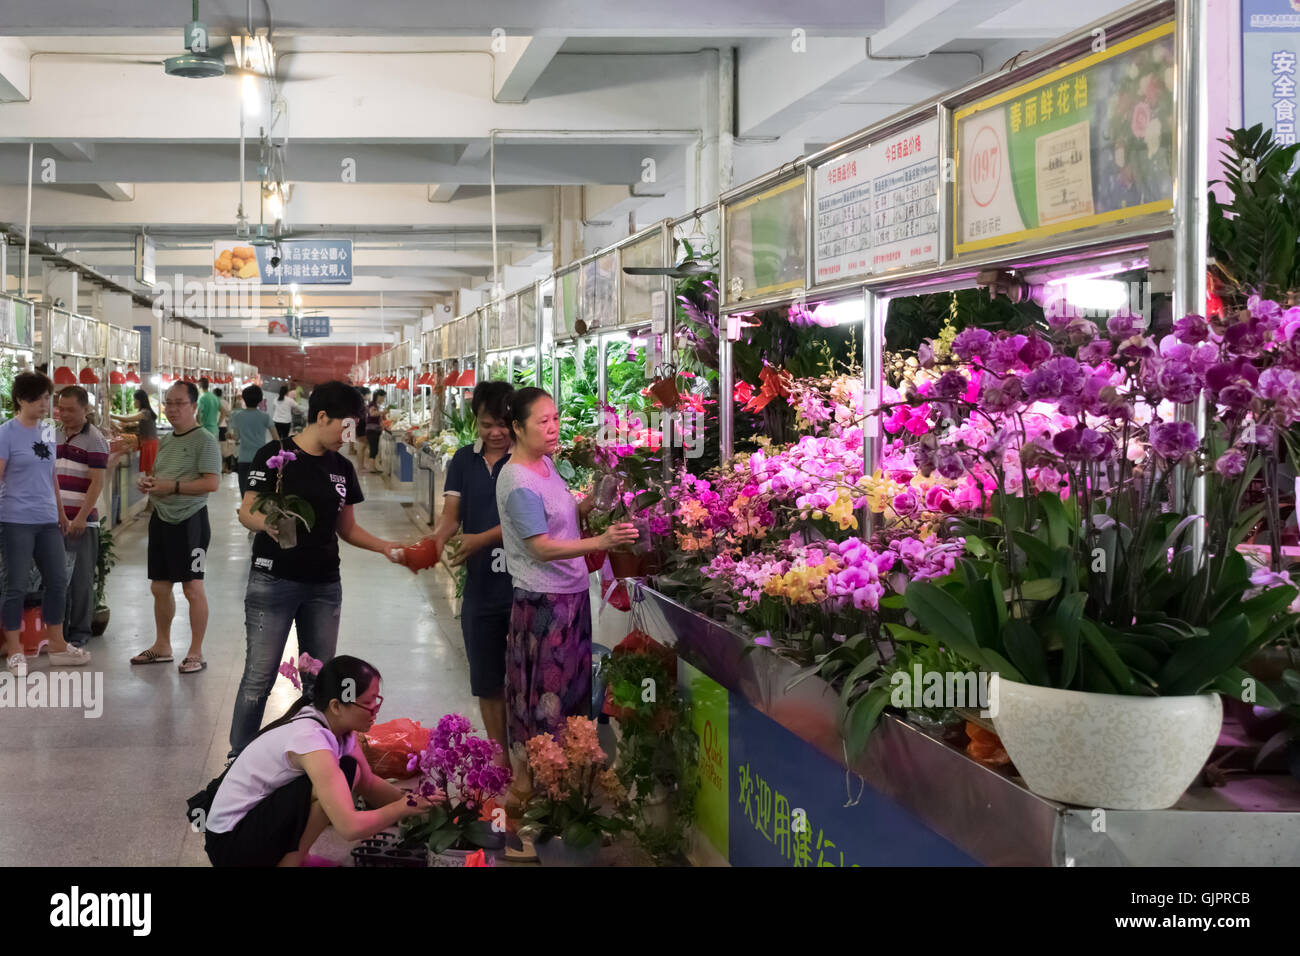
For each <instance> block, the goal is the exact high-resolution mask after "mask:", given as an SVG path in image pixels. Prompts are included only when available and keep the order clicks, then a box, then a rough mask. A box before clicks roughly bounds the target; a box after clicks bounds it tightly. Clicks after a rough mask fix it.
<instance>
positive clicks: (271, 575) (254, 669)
mask: <svg viewBox="0 0 1300 956" xmlns="http://www.w3.org/2000/svg"><path fill="white" fill-rule="evenodd" d="M361 411H362V408H361V396H359V395H358V394H357V391H356V389H354V388H353V387H352V386H351V385H348V384H346V383H344V382H326V383H325V384H324V385H320V386H317V388H316V389H315V390H314V391H313V392H312V393H311V399H310V404H309V405H308V409H307V415H308V421H309V423H308V425H307V427H306V428H304V429H303V430H302V432H301V433H299V434H297V435H294V436H293V437H292V438H286V439H284V440H283V441H278V442H272V443H270V444H269V445H266V446H264V447H263V448H262V449H261V450H260V451H258V453H257V455H256V457H255V458H254V459H253V464H252V467H251V468H250V469H249V472H248V491H247V492H245V494H244V500H243V503H242V504H241V505H240V508H239V521H240V523H241V524H243V526H244V527H245V528H248V529H249V530H250V531H255V532H257V536H256V537H255V538H254V539H253V564H252V567H251V568H250V569H249V573H248V589H247V591H246V592H245V595H244V619H245V622H246V625H247V628H248V635H247V642H248V643H247V655H246V657H245V660H244V676H243V679H242V680H241V681H240V683H239V694H238V697H237V699H236V701H235V716H234V721H233V722H232V724H231V728H230V753H231V755H232V756H233V755H236V754H238V753H239V752H240V751H241V750H243V749H244V747H245V746H247V745H248V742H249V741H250V740H252V739H253V738H254V737H255V736H256V735H257V730H258V728H259V727H260V726H261V723H262V712H263V710H264V709H265V707H266V699H267V697H268V696H269V695H270V692H271V685H272V684H274V683H275V675H276V671H277V669H278V668H279V665H280V657H281V655H283V654H284V645H285V642H286V641H287V640H288V637H289V629H290V628H291V627H292V626H293V625H294V624H295V623H296V624H297V627H298V645H299V649H300V650H302V651H303V652H305V653H307V654H310V655H311V656H312V657H314V658H316V659H318V660H322V661H328V660H329V659H330V658H332V657H333V656H334V650H335V646H336V645H337V643H338V635H339V609H340V607H341V606H342V604H343V583H342V580H341V579H340V577H339V538H342V539H343V540H344V541H346V542H347V543H348V544H351V545H353V546H354V547H358V548H362V549H364V550H366V551H377V552H379V553H380V554H383V555H386V556H387V557H388V559H389V560H390V561H392V562H393V563H395V564H400V563H401V560H402V556H401V548H402V545H401V544H400V543H398V542H395V541H386V540H384V539H383V538H378V537H375V536H374V535H373V534H371V533H370V532H368V531H366V530H365V529H364V528H362V527H361V526H360V525H359V524H357V521H356V517H355V516H354V515H353V513H352V506H353V505H355V504H358V503H359V502H360V501H361V500H362V498H363V496H362V494H361V484H360V482H358V481H357V473H356V471H355V469H353V467H352V463H351V462H350V461H348V459H347V458H346V457H345V456H343V455H341V454H339V449H340V448H342V447H343V442H344V436H345V433H349V432H351V431H352V428H351V427H349V426H351V425H352V421H351V420H352V419H354V418H356V417H357V416H358V415H360V414H361ZM290 456H292V457H290ZM277 480H279V486H278V490H279V493H280V494H281V495H296V496H298V497H299V498H301V499H303V500H304V501H306V502H307V504H309V505H310V506H311V510H312V511H313V512H314V516H313V521H312V526H311V528H310V529H308V528H305V527H303V525H302V524H298V525H297V526H296V528H295V531H296V534H297V542H296V543H295V545H294V546H293V547H291V548H282V547H281V546H280V542H279V532H278V530H277V529H276V528H274V527H271V526H269V525H268V523H267V519H266V515H265V514H263V513H262V512H260V511H254V510H253V507H254V505H255V504H256V503H257V499H258V497H259V496H260V495H263V494H275V493H276V491H277ZM303 680H304V687H303V690H304V691H307V690H310V685H309V683H308V681H307V678H306V677H304V679H303Z"/></svg>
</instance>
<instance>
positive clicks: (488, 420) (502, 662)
mask: <svg viewBox="0 0 1300 956" xmlns="http://www.w3.org/2000/svg"><path fill="white" fill-rule="evenodd" d="M513 394H514V388H513V387H512V386H511V385H510V383H509V382H479V383H478V385H476V386H474V394H473V396H472V397H471V399H470V409H471V410H472V411H473V413H474V418H475V420H476V422H477V423H478V440H477V441H475V442H474V443H473V444H472V445H466V446H464V447H463V448H461V449H460V450H459V451H457V452H456V454H455V455H453V456H452V459H451V464H450V465H449V466H448V468H447V478H446V482H445V486H444V488H443V505H442V517H441V518H439V519H438V524H437V526H436V527H435V528H434V530H433V536H434V538H436V539H437V541H438V550H439V551H442V549H443V548H445V547H446V545H447V539H448V538H450V537H451V536H452V535H453V534H455V533H456V532H457V531H458V530H463V531H464V535H463V537H462V538H461V544H460V548H459V549H457V551H456V552H455V554H454V555H452V556H451V558H450V563H451V564H452V565H453V566H455V565H460V564H464V565H465V571H466V574H465V593H464V601H463V602H462V604H461V608H460V630H461V636H462V638H463V639H464V641H465V653H466V655H467V656H468V657H469V687H470V693H472V694H473V695H474V696H475V697H477V698H478V705H479V713H480V714H481V715H482V717H483V729H484V730H485V731H486V732H487V734H488V736H489V737H491V738H492V739H493V740H495V741H496V742H497V743H499V744H500V745H501V754H502V760H503V761H504V760H505V755H506V754H507V753H509V751H510V744H509V741H508V739H507V737H506V699H505V683H506V633H507V632H508V631H509V630H510V608H511V604H512V601H513V600H514V588H513V585H512V583H511V581H510V574H509V572H508V571H507V570H506V563H505V561H504V560H502V558H501V521H500V519H498V517H497V476H498V475H500V474H501V469H502V468H504V467H505V464H506V462H508V461H509V460H510V421H509V420H510V398H511V396H512V395H513Z"/></svg>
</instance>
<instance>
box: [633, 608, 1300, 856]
mask: <svg viewBox="0 0 1300 956" xmlns="http://www.w3.org/2000/svg"><path fill="white" fill-rule="evenodd" d="M638 598H639V600H640V602H641V606H640V608H639V609H638V611H639V614H638V617H639V620H640V626H641V627H642V628H643V629H644V630H645V631H646V632H647V633H649V634H650V635H651V636H652V637H654V638H655V639H657V640H659V641H661V642H662V643H664V644H667V645H669V646H672V647H674V648H675V649H676V651H677V653H678V659H679V666H678V678H679V682H680V683H681V684H682V686H683V688H684V690H685V691H686V692H687V693H689V695H690V696H691V697H692V699H693V701H694V703H695V713H696V718H695V719H696V728H697V732H699V733H700V736H701V748H700V764H701V766H700V771H701V773H700V778H701V791H700V795H699V799H698V813H697V823H696V829H697V833H698V835H699V836H700V837H701V838H702V841H707V843H708V844H710V845H711V846H710V847H709V848H710V849H712V851H713V852H715V853H716V854H717V855H718V856H720V857H722V858H723V859H725V860H727V861H728V862H730V863H731V864H733V865H741V866H745V865H782V864H784V865H801V863H802V865H809V866H815V865H818V860H819V858H820V861H821V865H835V866H839V865H851V864H861V865H864V866H869V865H884V864H892V865H971V864H984V865H988V866H1123V865H1130V866H1279V865H1280V866H1287V865H1292V866H1293V865H1296V864H1297V863H1300V783H1297V781H1295V780H1294V779H1293V778H1291V777H1288V776H1282V775H1255V774H1250V773H1240V774H1233V775H1231V776H1229V777H1228V778H1227V779H1228V782H1227V783H1226V785H1224V786H1222V787H1214V788H1210V787H1206V786H1203V785H1201V783H1200V782H1199V781H1198V783H1196V784H1194V785H1193V786H1192V787H1191V788H1189V789H1188V790H1187V792H1186V793H1184V794H1183V796H1182V798H1181V799H1180V800H1179V801H1178V803H1177V804H1175V805H1174V807H1172V808H1170V809H1168V810H1154V811H1127V810H1100V809H1093V808H1086V807H1077V806H1071V805H1068V804H1062V803H1056V802H1054V801H1051V800H1046V799H1043V798H1042V797H1039V796H1037V795H1036V794H1034V793H1032V792H1030V791H1029V790H1028V789H1027V788H1026V787H1025V786H1024V785H1023V783H1022V782H1021V781H1020V779H1019V778H1018V777H1012V776H1009V775H1007V774H1006V773H1004V772H1001V771H999V770H996V769H993V768H991V767H988V766H985V765H984V764H981V763H979V762H978V761H976V760H973V759H972V758H970V757H969V756H967V755H966V753H965V751H964V750H963V749H962V748H961V747H959V746H957V745H954V744H952V743H949V742H947V741H946V740H944V739H942V736H941V732H940V731H939V730H938V729H937V728H936V729H935V730H934V731H933V732H927V730H925V729H922V728H921V727H919V726H917V725H915V724H913V723H910V722H908V721H905V720H902V719H900V718H898V717H894V716H888V715H887V716H885V717H882V719H881V722H880V725H879V726H878V727H877V728H876V730H875V731H874V732H873V733H872V734H871V736H870V738H869V740H868V744H867V748H866V752H865V753H864V754H863V755H862V756H861V758H859V759H857V760H853V761H851V762H850V761H848V760H847V759H846V751H845V746H844V741H843V737H842V736H841V734H840V732H839V728H838V723H837V718H836V707H837V702H838V694H837V693H836V692H835V691H834V690H833V689H832V688H831V687H830V686H829V685H827V684H826V683H825V682H823V681H821V680H819V679H818V678H816V677H812V678H808V679H806V680H803V681H801V682H800V683H798V684H797V685H795V686H793V687H790V686H788V685H789V684H790V682H791V679H792V678H793V676H794V675H795V673H796V671H797V668H796V667H795V665H794V664H793V663H791V662H789V661H786V660H784V659H782V658H780V657H778V656H776V655H774V654H771V653H769V652H767V651H765V650H762V649H758V650H756V651H754V652H752V653H746V652H745V649H746V648H747V647H748V646H749V641H748V640H747V639H746V638H745V637H744V636H743V635H741V634H738V633H736V632H735V631H732V630H730V629H728V628H727V627H725V626H723V625H721V624H719V623H718V622H716V621H714V620H712V619H710V618H708V617H705V616H703V615H701V614H699V613H697V612H695V611H692V610H690V609H688V608H686V607H684V606H682V605H681V604H679V603H678V602H676V601H674V600H673V599H671V598H669V597H667V596H666V595H664V594H661V593H659V592H658V591H655V590H654V589H652V588H649V587H644V586H643V587H641V588H640V589H639V592H638ZM1232 733H1233V727H1232V725H1231V724H1230V723H1228V724H1225V728H1224V735H1223V737H1222V738H1221V739H1220V747H1219V749H1218V750H1216V755H1217V754H1219V753H1221V752H1222V750H1223V748H1224V747H1226V746H1227V745H1230V744H1231V743H1232V742H1233V741H1232V739H1231V738H1232ZM846 765H847V766H848V768H849V769H848V770H846ZM796 810H802V811H803V819H805V820H806V821H807V823H808V826H807V829H806V830H805V831H803V832H804V833H805V834H806V835H807V837H808V840H807V843H808V847H810V848H811V849H808V848H803V847H802V844H798V845H796V842H795V841H792V839H791V836H792V833H793V832H794V831H792V830H791V826H792V820H793V819H795V818H797V814H795V811H796ZM778 825H779V826H778ZM819 847H820V849H819Z"/></svg>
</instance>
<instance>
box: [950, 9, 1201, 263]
mask: <svg viewBox="0 0 1300 956" xmlns="http://www.w3.org/2000/svg"><path fill="white" fill-rule="evenodd" d="M1175 82H1176V77H1175V68H1174V25H1173V24H1172V23H1165V24H1162V25H1160V26H1157V27H1153V28H1151V29H1149V30H1146V31H1144V32H1142V33H1139V34H1137V35H1135V36H1132V37H1128V38H1127V39H1124V40H1122V41H1119V42H1116V43H1113V44H1110V45H1106V44H1098V43H1096V42H1094V51H1093V52H1091V53H1090V54H1089V55H1087V56H1085V57H1083V58H1081V59H1077V60H1074V61H1072V62H1069V63H1066V64H1064V65H1062V66H1060V67H1057V68H1056V69H1054V70H1052V71H1050V72H1048V73H1045V74H1043V75H1041V76H1038V77H1036V78H1035V79H1033V80H1031V81H1030V82H1028V83H1023V84H1021V85H1019V86H1016V87H1012V88H1010V89H1007V90H1003V91H1001V92H999V93H996V94H994V95H993V96H990V97H988V98H987V99H984V100H981V101H979V102H976V103H972V104H970V105H969V106H965V107H962V108H960V109H958V110H956V111H955V112H954V113H953V121H954V124H955V136H954V139H953V142H954V143H955V144H956V147H957V154H956V159H957V175H956V182H955V184H954V202H955V203H956V236H955V237H954V252H955V253H956V254H957V255H961V254H962V253H967V252H974V251H977V250H980V249H987V248H989V247H992V246H1001V245H1007V244H1009V243H1013V242H1024V241H1028V240H1034V239H1041V238H1044V237H1047V236H1052V235H1059V234H1062V233H1066V232H1073V231H1075V230H1078V229H1086V228H1089V227H1091V226H1097V225H1101V224H1104V223H1110V222H1117V221H1120V220H1124V219H1134V218H1137V217H1139V216H1144V215H1148V214H1151V213H1158V212H1165V211H1167V210H1170V209H1172V208H1173V152H1174V127H1175V125H1176V120H1175V114H1174V92H1173V91H1174V85H1175Z"/></svg>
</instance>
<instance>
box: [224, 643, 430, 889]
mask: <svg viewBox="0 0 1300 956" xmlns="http://www.w3.org/2000/svg"><path fill="white" fill-rule="evenodd" d="M383 700H384V699H383V697H381V696H380V694H379V672H378V671H377V670H375V669H374V668H373V667H372V666H370V665H369V664H367V663H366V662H365V661H363V660H359V659H358V658H355V657H348V656H346V655H344V656H340V657H335V658H334V659H333V660H331V661H329V662H327V663H326V664H324V665H323V666H322V667H321V669H320V672H319V673H318V674H317V675H316V681H315V683H314V684H313V685H312V688H311V693H310V696H307V695H304V696H303V697H302V698H301V699H300V700H299V701H298V702H297V703H296V704H294V705H293V707H291V708H289V712H288V713H287V714H285V715H284V716H283V717H281V718H280V719H279V720H277V721H275V722H274V723H272V724H270V725H268V726H267V727H266V728H265V729H264V730H263V731H262V732H261V733H260V734H259V735H258V736H257V738H256V739H254V740H253V742H252V743H250V744H249V745H248V746H247V747H246V748H244V750H243V752H242V753H240V755H239V756H238V758H236V759H235V762H234V763H232V764H231V765H230V769H229V770H227V771H226V774H225V776H224V778H223V779H222V780H221V784H220V786H219V787H218V788H217V792H216V796H215V797H214V798H213V800H212V807H211V810H210V812H209V813H208V816H207V820H206V830H207V836H206V839H205V848H206V849H207V852H208V859H210V860H211V861H212V865H213V866H299V865H300V864H301V862H302V858H303V857H304V856H305V855H306V854H307V851H308V850H309V849H311V845H312V844H313V843H315V842H316V838H317V837H319V836H320V835H321V833H323V832H324V830H325V827H326V826H327V825H333V827H334V829H335V830H337V831H338V832H339V834H340V835H341V836H342V837H343V839H345V840H348V841H349V842H351V841H356V840H362V839H365V838H366V837H368V836H371V835H373V834H375V833H378V832H379V831H380V830H384V829H386V828H388V827H390V826H392V825H393V824H395V823H397V822H398V821H399V820H402V819H404V818H405V817H409V816H414V815H416V814H419V813H423V812H425V811H426V810H427V809H428V808H429V804H428V802H427V801H426V800H423V799H422V798H419V797H416V796H410V797H408V796H407V795H406V793H404V792H403V791H402V790H399V789H398V788H397V787H394V786H393V785H392V784H390V783H388V782H387V781H384V780H381V779H380V778H379V777H376V776H375V775H374V773H373V772H372V771H371V769H370V764H369V763H367V762H366V758H365V755H364V754H363V753H362V751H361V747H360V745H359V744H358V742H357V739H356V735H357V734H358V733H364V732H365V731H367V730H369V729H370V728H371V727H373V726H374V723H375V715H376V714H378V713H379V707H380V705H381V704H382V703H383ZM354 794H356V795H360V796H361V797H362V798H364V799H365V801H366V803H367V804H368V805H369V806H373V807H378V808H379V809H377V810H357V809H356V808H355V804H354V801H353V795H354Z"/></svg>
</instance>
